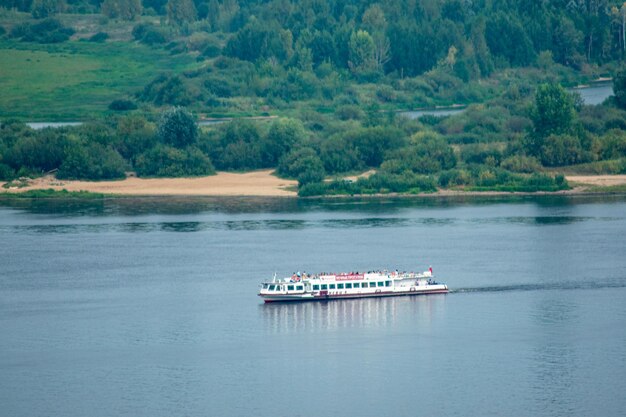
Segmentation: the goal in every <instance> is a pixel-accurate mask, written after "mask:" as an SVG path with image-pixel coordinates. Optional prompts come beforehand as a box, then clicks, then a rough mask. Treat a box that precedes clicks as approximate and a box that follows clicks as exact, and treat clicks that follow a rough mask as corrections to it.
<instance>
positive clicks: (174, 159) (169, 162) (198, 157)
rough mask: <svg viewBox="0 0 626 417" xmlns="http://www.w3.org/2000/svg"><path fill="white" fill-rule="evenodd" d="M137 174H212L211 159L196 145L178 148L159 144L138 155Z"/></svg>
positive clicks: (179, 175)
mask: <svg viewBox="0 0 626 417" xmlns="http://www.w3.org/2000/svg"><path fill="white" fill-rule="evenodd" d="M135 170H136V171H137V174H138V175H140V176H143V177H193V176H202V175H211V174H214V173H215V168H213V164H212V163H211V160H210V159H209V158H208V157H207V156H206V155H205V154H203V153H202V152H201V151H200V150H199V149H198V148H196V147H189V148H186V149H176V148H173V147H171V146H167V145H157V146H155V147H154V148H152V149H151V150H149V151H147V152H145V153H143V154H141V155H140V156H139V157H137V160H136V162H135Z"/></svg>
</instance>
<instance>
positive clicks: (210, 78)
mask: <svg viewBox="0 0 626 417" xmlns="http://www.w3.org/2000/svg"><path fill="white" fill-rule="evenodd" d="M0 7H3V8H4V9H5V12H4V13H3V16H4V18H3V19H0V35H1V36H2V40H0V42H2V43H1V45H2V47H3V48H4V49H6V50H15V49H17V50H19V49H20V48H39V47H38V46H37V45H43V46H41V48H52V47H51V46H50V45H59V44H64V45H70V46H71V45H78V44H79V43H81V44H80V46H81V48H84V46H83V44H84V45H93V48H95V49H94V50H98V49H97V48H100V46H98V45H112V44H119V45H122V46H124V47H126V46H128V48H130V47H131V46H132V47H135V46H139V47H141V48H145V49H146V50H158V51H164V52H166V53H167V54H169V56H170V57H171V58H170V59H171V60H172V62H182V61H181V60H182V59H183V58H184V59H187V60H188V61H189V62H191V63H192V64H188V65H186V67H185V68H184V69H181V70H171V71H159V72H158V73H154V74H152V76H151V78H150V79H147V80H145V83H144V85H142V86H139V87H138V88H135V89H129V90H127V91H123V92H121V94H119V96H118V97H117V98H115V99H114V100H111V101H110V102H109V103H108V106H107V107H104V108H102V110H101V114H100V117H90V118H89V120H87V123H85V124H84V125H83V126H80V127H66V128H60V129H43V130H40V131H35V130H33V129H30V128H28V127H27V126H25V125H24V124H23V123H21V122H20V121H19V120H10V119H8V120H3V121H2V126H1V129H0V179H4V180H11V179H13V178H16V177H20V176H32V175H41V174H42V173H44V172H49V171H53V170H56V175H57V177H59V178H86V179H114V178H123V177H124V176H125V175H126V173H127V172H129V171H134V172H136V173H137V175H139V176H192V175H208V174H211V173H213V172H215V170H216V169H218V170H234V171H245V170H252V169H260V168H273V169H275V170H276V173H277V174H278V175H281V176H284V177H288V178H295V179H297V180H298V182H299V192H300V194H301V195H318V194H335V193H344V194H358V193H381V192H429V191H434V190H435V189H436V188H438V187H444V188H450V187H456V188H463V189H473V190H487V189H490V190H494V189H497V190H511V191H513V190H521V191H535V190H546V191H554V190H558V189H563V188H567V186H568V185H567V183H566V181H565V180H564V178H563V175H560V174H561V173H562V172H574V171H575V172H593V173H623V172H626V133H625V131H624V129H625V128H626V112H625V111H624V110H623V108H624V107H626V106H625V104H626V103H625V102H626V99H624V91H626V74H625V73H624V72H621V67H622V61H623V60H624V58H625V57H626V3H623V4H620V2H617V1H609V0H570V1H563V0H554V1H549V0H518V1H511V0H502V1H486V0H484V1H479V0H476V1H472V0H411V1H410V0H404V1H389V2H374V1H365V0H334V1H333V0H330V1H326V0H305V1H289V0H274V1H260V0H259V1H252V0H251V1H244V0H240V1H237V0H221V1H220V0H210V1H206V0H197V1H192V0H169V1H164V0H144V1H143V2H141V1H139V0H104V1H99V0H97V1H80V0H77V1H65V0H0ZM77 16H79V17H80V16H85V18H86V19H91V20H89V21H90V22H91V23H92V24H91V25H89V29H88V30H85V29H84V27H85V26H86V25H85V24H84V21H83V20H77V19H78V18H77ZM79 21H80V22H83V23H81V24H78V23H76V22H79ZM45 50H46V51H47V50H49V49H45ZM66 50H67V49H66ZM190 58H191V59H190ZM185 62H187V61H185ZM598 76H611V77H613V78H614V89H615V94H616V96H615V98H613V99H611V100H608V101H607V102H606V103H604V104H602V105H599V106H587V105H584V103H582V101H581V100H580V97H578V96H577V95H576V94H572V93H571V92H569V91H568V90H566V89H565V88H564V87H563V86H569V85H573V84H577V83H579V82H583V81H588V80H591V79H594V78H597V77H598ZM472 103H474V104H472ZM452 104H469V106H468V108H467V109H466V110H465V111H464V112H462V113H460V114H458V115H455V116H450V117H441V118H438V117H432V116H426V117H422V118H420V119H418V120H410V119H408V118H406V117H402V116H399V115H397V114H396V110H400V109H414V108H420V107H426V106H433V105H452ZM204 116H213V117H219V116H230V117H233V118H234V121H232V122H229V123H222V124H216V125H213V126H211V127H208V128H202V129H198V127H197V126H196V123H195V122H196V120H197V119H198V118H199V117H204ZM243 116H272V117H268V119H267V120H264V121H252V120H247V119H245V118H243ZM275 116H279V117H275ZM563 167H568V168H567V169H565V168H563ZM364 171H368V172H370V174H371V173H373V174H372V175H369V176H366V177H363V178H360V179H359V180H357V181H344V180H342V178H343V177H344V176H345V175H347V174H355V173H360V172H364ZM329 179H330V180H331V181H329Z"/></svg>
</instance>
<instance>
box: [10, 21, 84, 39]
mask: <svg viewBox="0 0 626 417" xmlns="http://www.w3.org/2000/svg"><path fill="white" fill-rule="evenodd" d="M73 34H74V29H72V28H68V27H65V26H63V24H62V23H61V22H60V21H59V20H57V19H54V18H48V19H44V20H42V21H41V22H39V23H34V24H29V23H23V24H20V25H17V26H15V27H14V28H13V29H12V30H11V34H10V35H11V37H12V38H19V39H20V40H22V41H24V42H38V43H59V42H65V41H67V40H68V39H69V38H70V36H72V35H73Z"/></svg>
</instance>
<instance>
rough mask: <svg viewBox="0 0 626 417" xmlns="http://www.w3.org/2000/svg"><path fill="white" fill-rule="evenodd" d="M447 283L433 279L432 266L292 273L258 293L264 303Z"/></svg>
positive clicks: (437, 289) (427, 288)
mask: <svg viewBox="0 0 626 417" xmlns="http://www.w3.org/2000/svg"><path fill="white" fill-rule="evenodd" d="M447 292H448V286H447V285H446V284H442V283H438V282H436V281H435V280H434V275H433V269H432V268H429V269H428V271H424V272H417V273H416V272H398V271H397V270H396V271H392V272H389V271H370V272H365V273H360V272H349V273H338V274H334V273H320V274H314V275H309V274H306V273H304V274H300V273H297V274H293V275H292V276H291V277H287V278H276V275H274V278H273V279H272V280H271V281H266V282H264V283H262V284H261V289H260V291H259V296H260V297H262V298H263V300H264V301H265V302H266V303H271V302H276V301H308V300H310V301H313V300H335V299H343V298H363V297H390V296H396V295H420V294H442V293H447Z"/></svg>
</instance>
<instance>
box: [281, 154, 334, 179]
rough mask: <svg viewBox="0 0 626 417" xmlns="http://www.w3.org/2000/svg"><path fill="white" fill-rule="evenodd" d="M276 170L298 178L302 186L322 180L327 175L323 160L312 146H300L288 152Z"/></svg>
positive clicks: (284, 174)
mask: <svg viewBox="0 0 626 417" xmlns="http://www.w3.org/2000/svg"><path fill="white" fill-rule="evenodd" d="M276 172H277V173H278V174H279V175H281V176H284V177H288V178H296V179H297V180H298V185H299V186H300V187H302V186H304V185H307V184H311V183H317V182H320V181H322V180H323V179H324V177H325V176H326V173H325V171H324V165H323V164H322V160H321V159H320V158H319V156H317V153H316V152H315V150H313V149H311V148H299V149H295V150H293V151H291V152H290V153H288V154H286V155H285V156H284V157H283V158H281V160H280V162H279V164H278V168H277V170H276Z"/></svg>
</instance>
